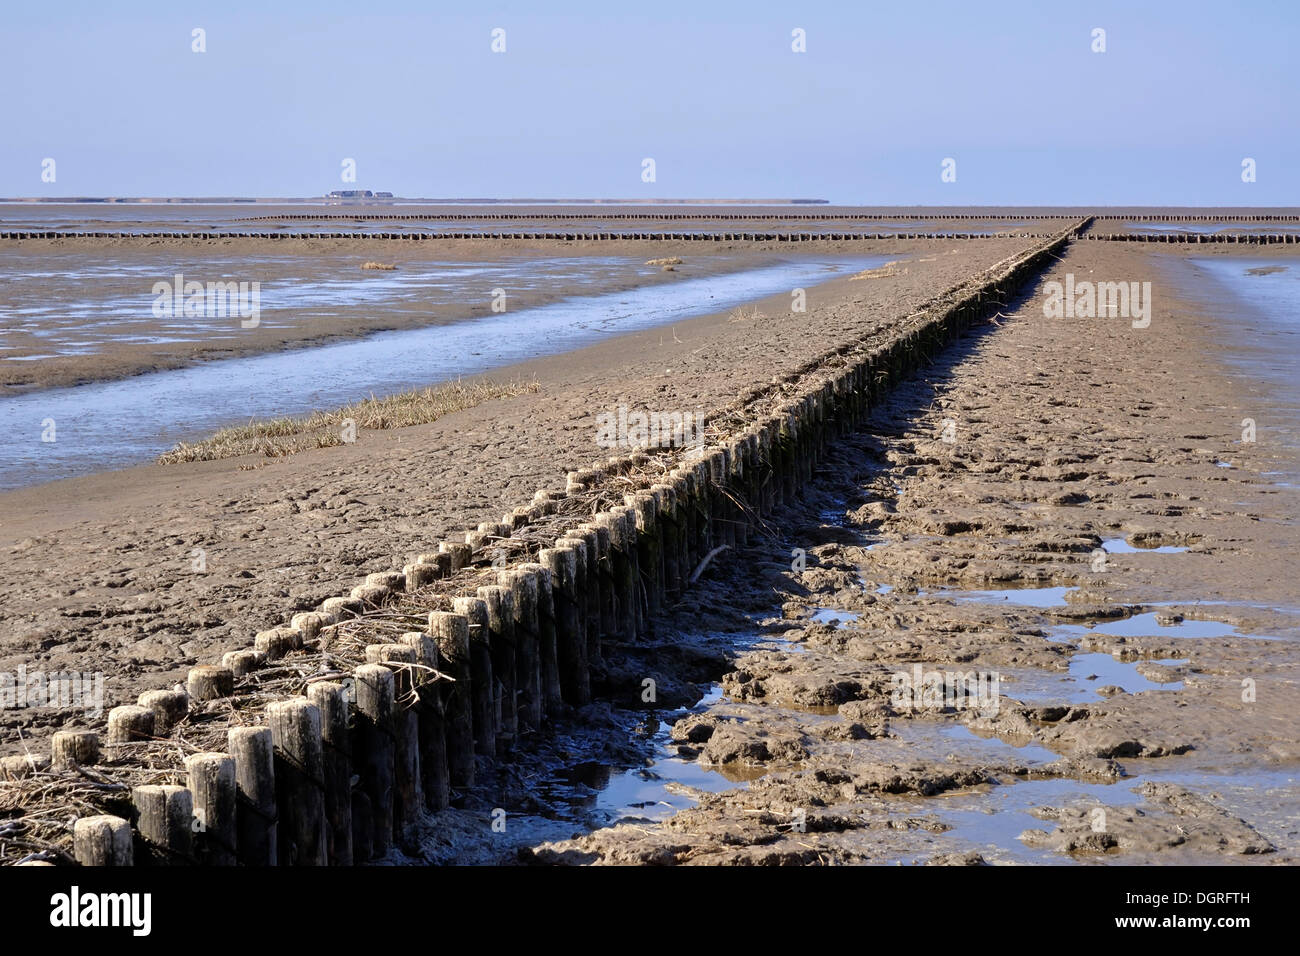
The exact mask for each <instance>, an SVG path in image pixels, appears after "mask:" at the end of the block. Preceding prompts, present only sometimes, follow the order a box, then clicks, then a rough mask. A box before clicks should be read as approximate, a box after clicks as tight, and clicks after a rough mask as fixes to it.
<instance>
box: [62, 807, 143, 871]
mask: <svg viewBox="0 0 1300 956" xmlns="http://www.w3.org/2000/svg"><path fill="white" fill-rule="evenodd" d="M132 843H133V837H132V835H131V824H130V823H129V822H127V821H126V820H123V819H122V818H121V817H114V816H108V815H106V814H105V815H100V816H94V817H82V818H81V819H79V820H78V821H77V822H76V823H74V824H73V825H72V855H73V856H74V857H76V860H77V862H78V863H80V864H81V865H82V866H131V864H132V859H133V852H132Z"/></svg>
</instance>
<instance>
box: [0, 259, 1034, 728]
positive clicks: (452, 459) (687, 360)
mask: <svg viewBox="0 0 1300 956" xmlns="http://www.w3.org/2000/svg"><path fill="white" fill-rule="evenodd" d="M855 245H856V244H855ZM1026 245H1027V243H1026V242H1025V241H1023V240H1014V241H1013V240H982V241H979V242H973V243H956V242H952V243H938V242H930V243H918V244H916V245H915V246H912V245H910V244H908V245H902V246H894V247H893V249H892V250H891V252H894V253H896V255H897V257H898V258H900V259H905V260H906V272H899V274H897V275H894V276H893V277H891V278H887V279H873V280H866V281H850V280H847V279H839V280H835V281H833V282H830V283H827V284H826V285H823V286H818V287H814V288H811V289H809V294H808V311H807V312H806V313H804V314H799V315H795V314H791V313H790V312H789V306H790V300H789V296H788V295H784V296H778V297H774V298H773V299H772V300H765V301H761V302H759V303H758V304H757V305H758V307H759V309H760V310H761V312H762V313H763V316H764V317H760V318H751V319H748V320H745V321H733V320H732V318H731V317H730V316H728V315H715V316H706V317H702V318H699V319H696V320H692V321H690V322H686V323H680V324H678V325H676V326H675V327H674V328H672V329H656V330H650V331H646V332H641V333H636V334H632V335H628V336H622V337H619V338H616V339H612V340H609V341H607V342H605V343H602V344H599V345H596V346H593V347H591V348H587V349H584V350H581V351H579V352H575V353H570V354H567V355H562V356H557V357H554V358H549V359H543V360H538V361H534V362H530V363H526V364H525V365H523V366H517V367H512V368H509V369H505V370H502V371H501V372H500V373H499V375H498V377H502V378H514V377H516V376H524V377H526V378H533V377H536V379H537V381H539V382H540V383H541V385H542V390H541V392H540V393H538V394H536V395H528V396H521V397H519V398H515V399H509V400H503V401H498V402H492V403H489V404H486V405H483V406H480V407H478V408H475V409H469V410H466V411H463V412H459V413H456V414H454V415H450V416H448V417H446V418H444V419H442V420H440V421H438V422H436V423H434V424H432V425H429V426H422V427H417V428H410V429H403V430H399V431H393V432H363V433H362V434H361V436H360V437H359V439H358V441H357V443H356V444H355V445H350V446H340V447H338V448H334V449H325V450H322V451H317V452H309V453H304V454H301V455H298V456H295V457H294V458H292V459H287V460H273V461H268V460H263V459H257V460H252V461H249V460H241V459H232V460H229V461H223V462H208V463H200V464H194V465H180V466H169V467H167V468H162V467H159V466H149V467H140V468H134V469H128V470H125V471H120V472H114V473H106V474H101V475H97V476H93V477H88V478H84V479H81V478H79V479H71V480H68V481H63V482H56V483H51V484H48V485H44V486H40V487H36V488H30V489H24V490H20V491H14V492H8V493H5V494H3V495H0V515H2V516H3V517H2V518H0V554H3V555H4V558H3V560H4V565H5V568H6V571H7V573H8V574H9V576H10V578H11V580H12V581H13V582H14V586H13V587H12V588H10V589H9V590H8V591H7V593H6V595H5V597H4V599H3V603H2V605H0V671H8V672H15V671H16V669H17V667H18V666H19V665H25V666H26V667H27V668H28V670H29V671H31V670H36V669H42V670H45V671H47V672H51V671H55V670H60V669H67V668H73V667H75V668H78V669H81V670H85V671H90V670H94V671H101V672H103V674H104V675H105V682H106V688H107V697H108V699H107V700H106V707H108V706H112V705H114V704H117V703H123V702H133V701H134V698H135V696H136V695H137V694H138V693H139V692H140V691H143V690H147V689H154V688H157V687H162V686H168V685H170V684H171V683H173V682H175V681H176V680H178V679H180V678H182V677H183V675H184V673H185V671H186V669H187V668H188V667H189V666H191V665H193V664H195V663H207V662H210V661H212V660H215V659H218V658H219V657H220V655H221V653H222V652H224V651H226V650H231V649H235V648H242V647H245V646H247V645H248V644H249V642H250V640H251V638H252V636H253V634H254V633H255V632H256V631H258V630H261V629H263V628H265V627H268V626H271V625H274V624H278V623H281V622H282V621H283V620H285V619H287V616H288V615H289V614H290V613H292V612H294V611H298V610H306V609H310V608H313V607H315V606H316V605H317V604H319V603H320V601H322V600H323V599H325V598H326V597H330V596H334V595H336V594H339V593H343V592H344V591H345V590H347V589H348V588H350V587H352V586H353V585H355V584H356V583H358V582H359V581H360V579H361V578H362V577H364V575H365V574H366V573H369V572H374V571H389V570H393V569H394V568H400V567H401V566H402V565H403V564H405V563H407V562H408V561H410V560H412V559H413V558H414V556H415V555H416V554H418V553H421V552H425V551H429V550H432V549H434V547H435V545H436V542H437V541H438V540H439V539H440V538H441V537H444V536H446V535H448V534H451V533H454V532H457V531H460V530H463V529H465V528H466V527H473V526H474V525H476V524H477V523H478V522H480V521H484V520H494V521H495V520H499V518H500V516H501V515H502V514H503V513H504V512H505V511H507V510H509V509H510V508H512V507H514V506H516V505H517V504H518V503H520V502H523V501H527V500H529V499H530V498H531V497H532V494H533V492H534V491H535V490H536V489H538V488H542V487H551V488H562V487H563V483H564V474H565V472H566V471H568V470H569V469H571V468H575V467H581V466H586V465H589V464H591V463H593V462H595V461H600V460H604V458H606V457H607V455H608V452H607V451H606V450H605V449H602V448H599V447H597V446H596V443H595V442H596V434H597V431H596V425H595V417H596V415H597V414H599V412H601V411H603V410H606V409H610V408H615V407H617V406H618V405H619V404H623V403H627V404H630V405H634V406H635V405H640V406H642V407H648V408H652V409H663V410H667V411H671V410H680V411H691V410H703V411H706V412H707V411H708V410H710V409H713V408H717V407H720V406H722V405H724V404H726V402H727V401H729V400H730V399H731V398H733V397H734V396H735V395H736V394H737V393H738V392H740V391H741V390H743V389H746V388H749V387H750V386H752V385H753V384H754V383H755V382H762V381H765V380H767V379H769V378H771V377H772V376H774V375H778V374H782V373H784V372H788V371H790V370H791V369H793V368H795V367H797V366H798V365H799V364H800V363H801V362H804V361H807V360H808V359H810V358H812V357H814V356H817V355H820V354H822V353H823V352H824V351H826V350H827V349H828V348H829V347H831V345H832V344H833V343H834V342H837V341H845V340H849V339H853V338H856V337H858V336H860V335H862V334H864V333H866V332H868V331H870V330H871V329H872V328H874V327H884V326H887V325H889V324H891V323H892V322H894V321H895V320H896V319H897V318H898V317H900V316H902V315H905V314H906V313H907V312H908V311H909V310H910V309H912V308H913V307H914V306H916V305H918V304H919V303H921V302H922V301H924V300H925V299H927V298H929V297H930V296H932V295H934V294H936V293H938V292H940V291H942V290H943V289H946V288H948V287H950V286H952V285H954V284H956V283H957V282H959V281H960V280H962V279H964V278H965V277H966V276H968V275H969V274H970V273H972V272H974V271H976V270H977V269H980V268H983V267H986V266H988V265H991V264H992V263H993V262H995V261H998V260H1000V259H1003V258H1005V257H1007V256H1009V255H1012V254H1013V253H1015V252H1017V251H1019V250H1021V249H1023V248H1024V247H1025V246H1026ZM656 250H657V254H660V255H667V254H670V252H671V249H668V248H665V247H664V246H663V245H659V246H657V247H656ZM877 251H879V250H877ZM196 549H201V550H202V551H203V552H204V553H205V556H206V567H207V570H206V572H205V573H201V574H196V573H194V572H193V571H191V561H192V553H193V552H194V551H195V550H196ZM73 716H75V714H70V713H67V712H60V711H58V710H52V709H29V710H25V711H6V712H3V713H0V720H2V721H3V722H4V724H3V729H4V738H3V744H0V749H2V750H3V751H5V752H12V751H14V750H16V749H20V748H21V746H22V740H30V739H31V738H32V737H33V736H44V735H46V734H48V733H51V732H53V731H54V730H57V729H58V728H59V726H60V725H61V724H62V723H63V722H64V721H65V720H66V719H69V718H70V717H73Z"/></svg>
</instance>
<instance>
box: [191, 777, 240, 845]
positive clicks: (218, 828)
mask: <svg viewBox="0 0 1300 956" xmlns="http://www.w3.org/2000/svg"><path fill="white" fill-rule="evenodd" d="M185 771H186V776H187V781H186V782H187V783H188V785H189V790H190V794H191V796H192V799H193V801H194V855H195V857H196V858H197V859H198V861H199V862H200V863H203V864H206V865H208V866H234V865H235V863H236V859H235V842H236V839H237V836H236V820H235V813H236V811H235V761H234V759H233V758H232V757H231V756H230V755H229V754H223V753H198V754H191V755H190V756H189V757H186V758H185Z"/></svg>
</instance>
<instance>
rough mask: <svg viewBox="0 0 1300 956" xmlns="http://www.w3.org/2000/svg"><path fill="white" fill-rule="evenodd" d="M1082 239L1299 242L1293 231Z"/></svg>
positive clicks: (1089, 235) (1109, 235)
mask: <svg viewBox="0 0 1300 956" xmlns="http://www.w3.org/2000/svg"><path fill="white" fill-rule="evenodd" d="M1080 238H1082V239H1102V240H1105V241H1108V242H1197V243H1202V242H1220V243H1222V242H1227V243H1241V244H1243V245H1275V244H1277V243H1295V242H1300V234H1297V233H1294V232H1270V233H1222V232H1220V233H1213V234H1210V235H1206V234H1205V233H1200V232H1159V233H1150V232H1107V233H1096V232H1090V233H1087V234H1086V235H1083V236H1081V237H1080Z"/></svg>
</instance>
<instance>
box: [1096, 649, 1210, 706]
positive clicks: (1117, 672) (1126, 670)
mask: <svg viewBox="0 0 1300 956" xmlns="http://www.w3.org/2000/svg"><path fill="white" fill-rule="evenodd" d="M1179 663H1186V661H1180V662H1179ZM1171 666H1172V665H1171ZM1070 676H1071V677H1072V678H1073V679H1074V680H1075V681H1076V682H1078V684H1079V685H1080V687H1085V686H1090V687H1091V688H1093V691H1092V694H1093V697H1094V698H1096V697H1100V696H1101V695H1099V694H1097V693H1096V691H1095V688H1098V687H1106V686H1115V687H1120V688H1123V689H1124V690H1125V691H1127V692H1128V693H1130V694H1138V693H1141V692H1142V691H1144V690H1182V689H1183V682H1182V681H1170V682H1169V683H1165V684H1162V683H1158V682H1156V681H1153V680H1148V679H1147V678H1145V677H1143V676H1142V675H1141V674H1140V673H1138V669H1137V662H1136V661H1120V660H1116V659H1115V658H1113V657H1111V656H1110V655H1109V654H1075V655H1074V656H1073V657H1071V658H1070Z"/></svg>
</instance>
